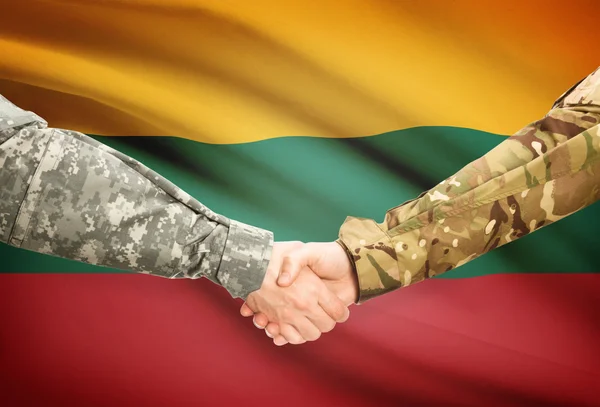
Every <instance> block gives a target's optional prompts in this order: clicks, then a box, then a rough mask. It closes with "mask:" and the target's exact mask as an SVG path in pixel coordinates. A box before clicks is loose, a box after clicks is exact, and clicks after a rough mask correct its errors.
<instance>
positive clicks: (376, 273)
mask: <svg viewBox="0 0 600 407" xmlns="http://www.w3.org/2000/svg"><path fill="white" fill-rule="evenodd" d="M339 242H340V243H342V244H343V246H345V247H346V250H347V251H348V253H349V254H350V256H351V259H352V262H353V263H354V267H355V269H356V273H357V276H358V286H359V295H358V302H357V304H361V303H363V302H365V301H368V300H370V299H372V298H375V297H378V296H380V295H383V294H385V293H387V292H389V291H393V290H395V289H398V288H400V287H402V285H403V284H402V280H403V279H402V278H401V277H400V271H399V267H398V257H397V255H396V251H395V248H394V245H393V243H392V241H391V239H390V237H389V236H388V235H387V234H386V233H384V232H383V230H381V228H380V227H379V226H378V225H377V223H375V221H373V220H371V219H362V218H353V217H348V218H347V219H346V221H345V222H344V224H343V225H342V227H341V229H340V234H339Z"/></svg>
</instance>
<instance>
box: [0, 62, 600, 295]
mask: <svg viewBox="0 0 600 407" xmlns="http://www.w3.org/2000/svg"><path fill="white" fill-rule="evenodd" d="M599 122H600V71H599V70H597V71H596V72H595V73H593V74H592V75H590V76H588V77H587V78H586V79H585V80H583V81H582V82H580V83H579V84H578V85H577V86H575V87H573V88H572V89H571V90H569V91H568V92H566V93H565V94H564V95H563V96H561V98H560V99H559V100H557V102H556V103H555V105H554V106H553V108H552V110H551V111H550V112H549V113H548V115H546V117H544V118H543V119H541V120H539V121H537V122H535V123H532V124H531V125H529V126H527V127H525V128H523V129H522V130H520V131H519V132H517V133H516V134H515V135H514V136H512V137H510V138H509V139H507V140H506V141H504V142H502V143H501V144H500V145H499V146H498V147H496V148H495V149H493V150H492V151H490V152H489V153H488V154H486V155H485V156H483V157H482V158H480V159H478V160H476V161H474V162H472V163H471V164H469V165H467V166H466V167H464V168H463V169H462V170H461V171H459V172H458V173H457V174H455V175H453V176H451V177H449V178H447V179H446V180H444V181H442V182H441V183H440V184H439V185H437V186H436V187H434V188H432V189H431V190H429V191H426V192H424V193H423V194H421V195H420V196H419V197H418V198H416V199H414V200H412V201H409V202H406V203H404V204H402V205H400V206H398V207H396V208H392V209H390V210H389V211H388V212H387V214H386V217H385V221H384V222H383V223H381V224H377V223H376V222H375V221H373V220H370V219H359V218H353V217H350V218H348V219H347V220H346V222H345V223H344V224H343V225H342V227H341V229H340V238H339V240H338V242H339V243H340V244H341V245H342V246H343V247H344V248H345V249H346V250H347V252H348V255H349V257H350V259H351V261H352V263H353V265H354V267H355V270H356V272H357V273H358V280H359V285H360V296H359V302H364V301H366V300H368V299H370V298H373V297H375V296H378V295H381V294H383V293H386V292H388V291H392V290H395V289H397V288H400V287H404V286H407V285H409V284H413V283H416V282H419V281H422V280H424V279H426V278H429V277H432V276H435V275H438V274H441V273H444V272H446V271H449V270H452V269H454V268H456V267H459V266H461V265H462V264H465V263H467V262H468V261H471V260H473V259H475V258H476V257H478V256H480V255H482V254H484V253H486V252H488V251H490V250H492V249H494V248H496V247H499V246H502V245H504V244H506V243H509V242H511V241H514V240H516V239H519V238H520V237H522V236H525V235H527V234H529V233H531V232H534V231H536V230H538V229H540V228H541V227H543V226H545V225H548V224H550V223H552V222H556V221H557V220H559V219H561V218H563V217H565V216H567V215H569V214H571V213H573V212H576V211H577V210H579V209H582V208H584V207H586V206H588V205H590V204H592V203H593V202H595V201H596V200H598V197H599V196H600V188H599V186H600V163H599V160H598V157H600V154H599V152H600V129H599V126H598V125H599ZM0 185H1V186H2V189H1V190H0V240H1V241H4V242H7V243H9V244H11V245H13V246H17V247H21V248H24V249H29V250H34V251H37V252H41V253H48V254H52V255H56V256H61V257H66V258H70V259H75V260H79V261H84V262H87V263H92V264H98V265H104V266H110V267H115V268H121V269H126V270H131V271H137V272H142V273H148V274H155V275H159V276H164V277H169V278H179V277H188V278H197V277H203V276H204V277H207V278H209V279H211V280H212V281H213V282H215V283H218V284H220V285H222V286H224V287H225V288H226V289H227V290H228V291H229V292H230V293H231V294H232V296H234V297H242V298H245V297H246V296H247V295H248V294H249V293H250V292H252V291H254V290H256V289H258V288H259V287H260V285H261V284H262V281H263V278H264V274H265V270H266V267H267V265H268V262H269V258H270V253H271V248H272V244H273V234H272V233H271V232H269V231H265V230H262V229H259V228H255V227H252V226H249V225H244V224H242V223H239V222H236V221H233V220H230V219H227V218H225V217H223V216H221V215H218V214H215V213H214V212H212V211H211V210H209V209H208V208H206V207H205V206H203V205H202V204H201V203H200V202H198V201H197V200H195V199H194V198H192V197H190V196H189V195H188V194H186V193H185V192H183V191H181V190H180V189H179V188H177V187H176V186H174V185H173V184H171V183H170V182H169V181H167V180H166V179H164V178H162V177H161V176H159V175H158V174H156V173H154V172H153V171H151V170H150V169H148V168H146V167H145V166H143V165H142V164H140V163H139V162H137V161H135V160H134V159H132V158H130V157H127V156H125V155H123V154H121V153H119V152H118V151H115V150H113V149H111V148H109V147H107V146H105V145H103V144H101V143H99V142H97V141H96V140H94V139H91V138H89V137H87V136H85V135H83V134H81V133H77V132H73V131H68V130H59V129H51V128H47V126H46V122H45V121H44V120H43V119H41V118H40V117H38V116H36V115H35V114H33V113H31V112H26V111H23V110H21V109H19V108H18V107H16V106H14V105H12V104H11V103H10V102H9V101H7V100H6V99H4V98H2V97H1V96H0Z"/></svg>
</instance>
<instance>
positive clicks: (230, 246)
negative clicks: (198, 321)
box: [217, 220, 273, 300]
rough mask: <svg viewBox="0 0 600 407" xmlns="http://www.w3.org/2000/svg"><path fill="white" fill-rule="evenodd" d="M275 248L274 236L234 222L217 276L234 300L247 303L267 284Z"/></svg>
mask: <svg viewBox="0 0 600 407" xmlns="http://www.w3.org/2000/svg"><path fill="white" fill-rule="evenodd" d="M272 247H273V233H272V232H270V231H267V230H264V229H260V228H257V227H254V226H250V225H246V224H244V223H241V222H237V221H234V220H232V221H231V224H230V226H229V234H228V235H227V241H226V242H225V248H224V250H223V256H222V259H221V263H220V265H219V270H218V272H217V279H218V281H219V283H220V284H221V285H222V286H223V287H225V289H226V290H227V291H229V293H230V294H231V296H232V297H234V298H237V297H239V298H242V299H244V300H245V299H246V297H247V296H248V295H249V294H250V293H251V292H253V291H256V290H258V289H259V288H260V286H261V285H262V283H263V280H264V277H265V274H266V271H267V267H268V265H269V261H270V259H271V250H272Z"/></svg>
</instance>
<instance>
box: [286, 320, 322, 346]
mask: <svg viewBox="0 0 600 407" xmlns="http://www.w3.org/2000/svg"><path fill="white" fill-rule="evenodd" d="M315 329H316V328H315ZM280 330H281V336H283V337H284V338H285V340H286V341H288V342H289V343H291V344H292V345H300V344H302V343H304V342H306V340H305V339H304V338H303V337H302V335H300V333H299V332H298V331H297V330H296V328H295V327H293V326H292V325H290V324H281V325H280Z"/></svg>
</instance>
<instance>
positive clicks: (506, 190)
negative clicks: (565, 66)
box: [338, 71, 600, 302]
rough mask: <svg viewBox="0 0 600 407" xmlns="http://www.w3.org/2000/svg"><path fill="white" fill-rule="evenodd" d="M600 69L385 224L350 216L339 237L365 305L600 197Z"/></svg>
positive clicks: (394, 213) (396, 211)
mask: <svg viewBox="0 0 600 407" xmlns="http://www.w3.org/2000/svg"><path fill="white" fill-rule="evenodd" d="M599 124H600V71H596V72H595V73H594V74H592V75H590V76H589V77H588V78H586V79H585V80H584V81H582V82H581V83H580V84H579V85H578V86H577V87H575V88H574V89H573V90H571V91H569V92H567V93H566V94H565V95H563V96H562V97H561V99H559V100H558V101H557V103H556V104H555V105H554V107H553V109H552V110H551V111H550V112H549V114H548V115H547V116H546V117H544V118H543V119H541V120H539V121H537V122H535V123H532V124H530V125H529V126H527V127H525V128H523V129H522V130H520V131H519V132H517V133H516V134H515V135H513V136H512V137H510V138H509V139H507V140H506V141H504V142H502V143H501V144H500V145H498V146H497V147H496V148H495V149H493V150H492V151H490V152H489V153H487V154H486V155H485V156H483V157H481V158H480V159H478V160H476V161H474V162H472V163H470V164H469V165H467V166H466V167H464V168H463V169H462V170H460V171H459V172H458V173H456V174H455V175H453V176H452V177H449V178H447V179H446V180H444V181H442V182H441V183H440V184H438V185H437V186H435V187H434V188H432V189H431V190H429V191H426V192H424V193H423V194H421V195H420V196H419V197H418V198H417V199H415V200H413V201H409V202H406V203H405V204H403V205H400V206H398V207H396V208H393V209H390V210H389V211H388V212H387V214H386V216H385V221H384V222H383V223H380V224H378V223H376V222H375V221H373V220H370V219H360V218H352V217H350V218H348V219H347V220H346V222H345V223H344V224H343V225H342V227H341V229H340V239H339V240H338V242H339V243H341V244H342V245H343V246H344V247H345V248H346V250H347V252H348V254H349V256H350V258H351V260H352V263H353V265H354V267H355V270H356V271H357V273H358V280H359V285H360V297H359V302H364V301H365V300H368V299H370V298H373V297H375V296H378V295H381V294H383V293H386V292H388V291H391V290H394V289H397V288H400V287H404V286H407V285H409V284H413V283H416V282H419V281H422V280H424V279H426V278H429V277H432V276H435V275H438V274H441V273H444V272H446V271H449V270H452V269H455V268H456V267H459V266H461V265H463V264H465V263H467V262H469V261H471V260H473V259H475V258H476V257H478V256H480V255H482V254H484V253H486V252H488V251H490V250H493V249H495V248H497V247H500V246H502V245H504V244H506V243H509V242H511V241H514V240H517V239H519V238H520V237H523V236H525V235H527V234H529V233H532V232H534V231H536V230H538V229H540V228H542V227H543V226H546V225H549V224H551V223H553V222H556V221H558V220H560V219H561V218H564V217H565V216H568V215H569V214H572V213H573V212H576V211H578V210H580V209H582V208H584V207H586V206H588V205H590V204H592V203H593V202H595V201H597V200H598V199H599V198H600V160H599V157H600V127H599Z"/></svg>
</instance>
